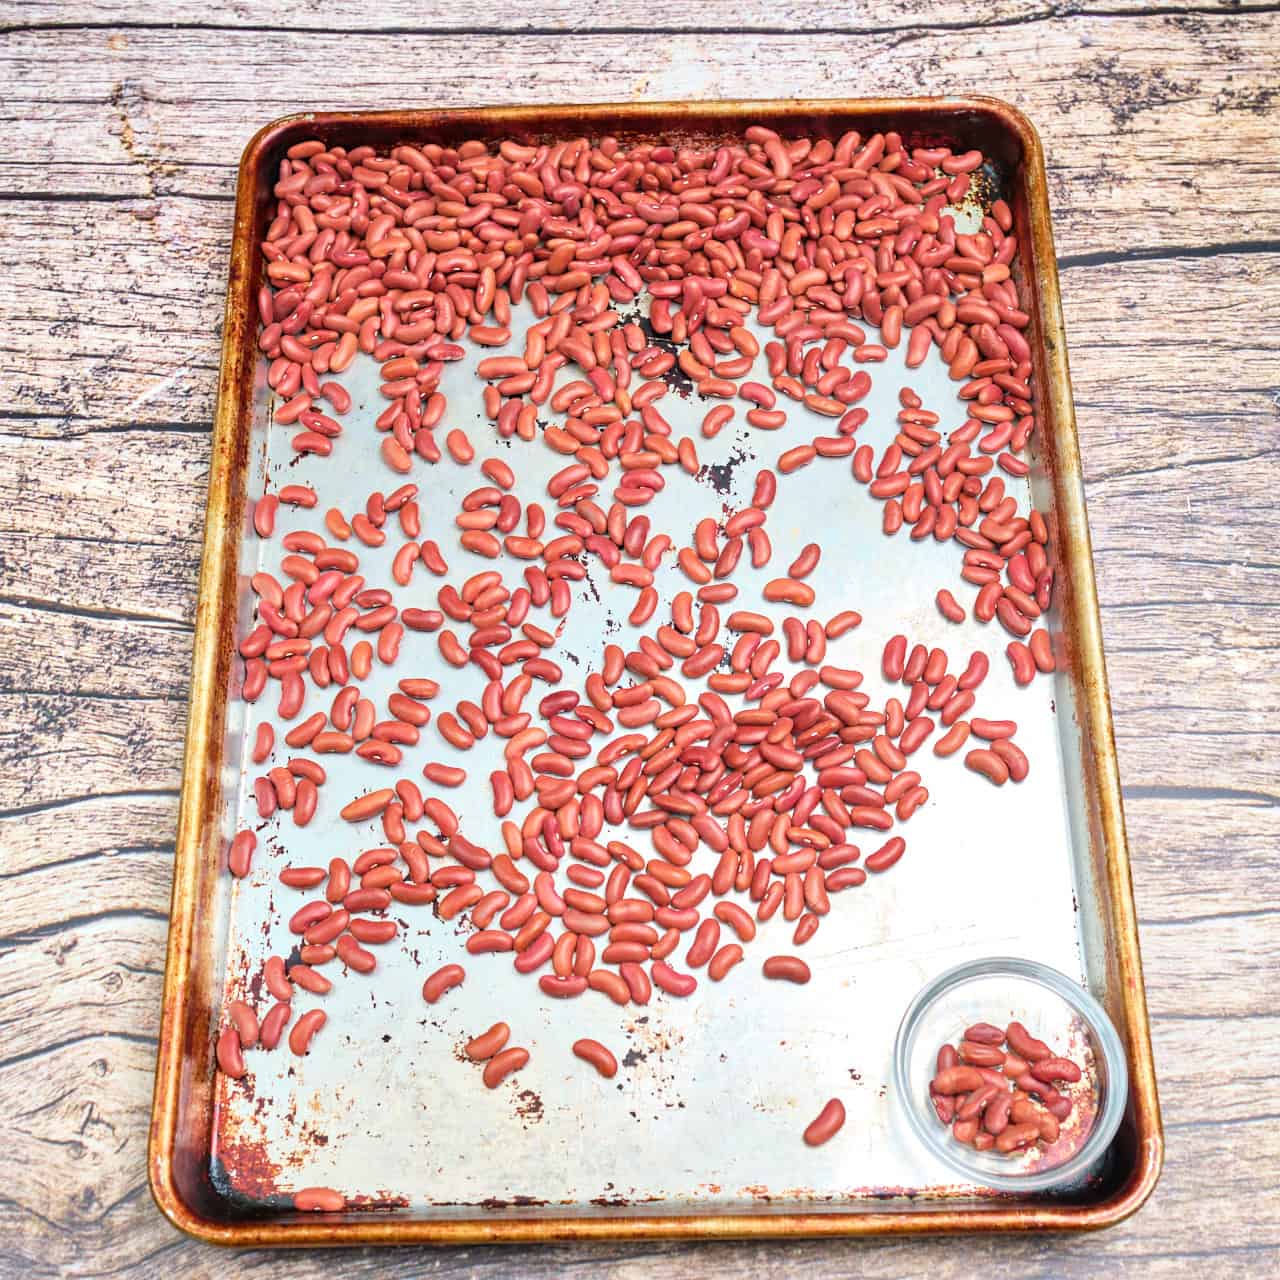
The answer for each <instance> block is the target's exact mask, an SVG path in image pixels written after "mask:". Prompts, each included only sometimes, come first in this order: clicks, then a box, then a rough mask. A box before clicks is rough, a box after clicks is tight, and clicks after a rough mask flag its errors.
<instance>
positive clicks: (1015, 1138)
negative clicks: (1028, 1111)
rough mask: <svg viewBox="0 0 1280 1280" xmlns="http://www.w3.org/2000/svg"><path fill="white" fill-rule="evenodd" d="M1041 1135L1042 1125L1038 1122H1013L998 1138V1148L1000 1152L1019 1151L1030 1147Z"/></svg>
mask: <svg viewBox="0 0 1280 1280" xmlns="http://www.w3.org/2000/svg"><path fill="white" fill-rule="evenodd" d="M1039 1137H1040V1126H1039V1125H1037V1124H1011V1125H1009V1126H1008V1128H1006V1129H1005V1130H1004V1131H1003V1132H1002V1133H1001V1134H1000V1136H999V1137H998V1138H996V1150H997V1151H1000V1152H1004V1153H1007V1152H1010V1151H1018V1150H1020V1149H1022V1148H1023V1147H1029V1146H1030V1145H1031V1144H1032V1143H1033V1142H1035V1141H1036V1140H1037V1139H1038V1138H1039Z"/></svg>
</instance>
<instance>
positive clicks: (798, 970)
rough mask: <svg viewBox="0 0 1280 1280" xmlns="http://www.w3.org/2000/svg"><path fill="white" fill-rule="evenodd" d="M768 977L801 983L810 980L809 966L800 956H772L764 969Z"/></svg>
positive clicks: (765, 963)
mask: <svg viewBox="0 0 1280 1280" xmlns="http://www.w3.org/2000/svg"><path fill="white" fill-rule="evenodd" d="M762 972H763V973H764V976H765V977H766V978H779V979H782V980H783V981H786V982H794V983H797V984H799V985H803V984H804V983H806V982H808V981H809V966H808V965H807V964H805V962H804V961H803V960H801V959H800V958H799V956H770V957H769V958H768V959H767V960H766V961H765V962H764V966H763V969H762Z"/></svg>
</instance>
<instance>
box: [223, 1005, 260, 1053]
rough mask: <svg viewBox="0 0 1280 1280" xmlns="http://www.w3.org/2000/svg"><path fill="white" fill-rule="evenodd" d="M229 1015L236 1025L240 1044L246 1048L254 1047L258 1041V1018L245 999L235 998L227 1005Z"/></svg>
mask: <svg viewBox="0 0 1280 1280" xmlns="http://www.w3.org/2000/svg"><path fill="white" fill-rule="evenodd" d="M227 1017H228V1018H230V1019H231V1023H232V1025H233V1026H234V1027H235V1030H236V1035H237V1036H239V1038H240V1044H241V1046H242V1047H243V1048H245V1049H252V1048H253V1046H254V1045H255V1044H257V1043H258V1018H257V1015H256V1014H255V1013H254V1012H253V1010H252V1009H250V1008H249V1006H248V1005H247V1004H245V1002H244V1001H243V1000H233V1001H232V1002H231V1003H230V1004H229V1005H227Z"/></svg>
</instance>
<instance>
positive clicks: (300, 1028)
mask: <svg viewBox="0 0 1280 1280" xmlns="http://www.w3.org/2000/svg"><path fill="white" fill-rule="evenodd" d="M328 1020H329V1019H328V1015H327V1014H326V1013H325V1012H324V1010H323V1009H308V1010H307V1012H306V1013H304V1014H303V1015H302V1017H300V1018H299V1019H298V1020H297V1022H295V1023H294V1024H293V1029H292V1030H291V1031H290V1032H289V1048H290V1049H292V1050H293V1052H294V1053H295V1054H296V1055H297V1056H298V1057H299V1058H301V1057H303V1056H304V1055H305V1054H306V1053H307V1051H308V1050H309V1049H310V1048H311V1041H312V1040H313V1039H314V1038H315V1035H316V1033H317V1032H318V1031H319V1030H320V1029H321V1028H322V1027H323V1026H324V1024H325V1023H326V1022H328Z"/></svg>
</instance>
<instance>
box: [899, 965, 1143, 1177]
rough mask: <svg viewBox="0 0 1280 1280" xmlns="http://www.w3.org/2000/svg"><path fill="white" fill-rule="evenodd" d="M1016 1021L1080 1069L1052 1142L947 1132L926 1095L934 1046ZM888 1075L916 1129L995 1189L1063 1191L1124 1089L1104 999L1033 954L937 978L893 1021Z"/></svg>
mask: <svg viewBox="0 0 1280 1280" xmlns="http://www.w3.org/2000/svg"><path fill="white" fill-rule="evenodd" d="M1014 1020H1017V1021H1018V1022H1021V1023H1022V1024H1023V1025H1024V1026H1025V1027H1026V1028H1027V1030H1028V1031H1029V1032H1030V1033H1031V1034H1032V1035H1033V1036H1035V1037H1036V1038H1037V1039H1040V1040H1043V1041H1044V1042H1045V1043H1046V1044H1047V1045H1049V1047H1050V1048H1051V1049H1052V1050H1053V1051H1054V1053H1055V1054H1060V1055H1061V1056H1063V1057H1066V1058H1070V1059H1071V1060H1072V1061H1073V1062H1075V1063H1076V1065H1077V1066H1079V1067H1080V1069H1081V1071H1082V1072H1083V1076H1082V1078H1081V1080H1080V1081H1079V1082H1078V1083H1076V1084H1073V1085H1068V1086H1065V1087H1064V1091H1065V1092H1067V1093H1069V1095H1070V1097H1071V1100H1072V1102H1073V1104H1074V1105H1073V1107H1072V1110H1071V1115H1070V1116H1069V1117H1068V1118H1067V1119H1066V1120H1065V1121H1063V1124H1062V1135H1061V1137H1060V1138H1059V1139H1058V1141H1057V1142H1056V1143H1054V1144H1053V1146H1052V1147H1049V1148H1048V1149H1045V1150H1041V1149H1040V1148H1038V1147H1037V1146H1033V1147H1031V1148H1030V1149H1028V1150H1027V1151H1023V1152H1014V1153H1012V1154H1010V1155H1000V1154H998V1153H997V1152H995V1151H977V1150H975V1149H974V1148H973V1147H970V1146H968V1145H966V1144H965V1143H962V1142H958V1141H957V1140H956V1139H955V1138H953V1137H952V1136H951V1126H950V1125H944V1124H943V1123H942V1122H941V1121H940V1120H939V1119H938V1116H937V1113H936V1112H935V1111H934V1109H933V1104H932V1102H931V1100H930V1098H929V1081H930V1080H932V1079H933V1077H934V1074H935V1072H936V1059H937V1053H938V1050H939V1049H940V1048H941V1047H942V1046H943V1045H944V1044H952V1045H958V1044H959V1043H960V1040H961V1038H962V1036H963V1032H964V1030H965V1028H966V1027H969V1026H972V1025H973V1024H974V1023H975V1022H991V1023H994V1024H995V1025H996V1026H1001V1027H1003V1026H1005V1025H1007V1024H1008V1023H1009V1022H1011V1021H1014ZM893 1079H894V1087H895V1089H896V1091H897V1094H898V1100H899V1104H900V1106H901V1107H902V1109H903V1110H904V1111H905V1112H906V1115H907V1120H908V1122H909V1123H910V1125H911V1128H912V1129H913V1130H914V1131H915V1133H916V1135H917V1137H919V1139H920V1141H921V1142H923V1143H924V1145H925V1146H926V1147H927V1148H928V1149H929V1150H930V1151H931V1152H933V1154H934V1155H936V1156H937V1157H938V1158H939V1159H940V1160H942V1161H943V1162H944V1163H945V1164H947V1165H949V1166H950V1167H951V1168H952V1169H954V1170H955V1171H956V1172H957V1173H959V1174H962V1175H963V1176H964V1177H965V1178H966V1179H967V1180H969V1181H972V1182H975V1183H980V1184H982V1185H985V1186H988V1187H992V1188H994V1189H996V1190H998V1191H1023V1192H1027V1191H1044V1190H1047V1189H1049V1188H1051V1187H1052V1188H1055V1189H1059V1190H1065V1189H1067V1188H1068V1187H1071V1186H1072V1185H1074V1184H1075V1183H1076V1182H1078V1181H1080V1180H1082V1179H1083V1177H1084V1175H1086V1174H1087V1173H1088V1172H1089V1170H1090V1167H1091V1166H1092V1165H1094V1164H1095V1163H1096V1162H1097V1161H1099V1160H1100V1158H1101V1157H1102V1155H1103V1154H1104V1153H1105V1152H1106V1150H1107V1147H1108V1146H1109V1145H1110V1143H1111V1139H1112V1138H1114V1137H1115V1133H1116V1129H1117V1128H1118V1127H1119V1125H1120V1119H1121V1117H1122V1116H1123V1114H1124V1108H1125V1102H1126V1100H1127V1098H1128V1093H1129V1072H1128V1068H1127V1066H1126V1065H1125V1054H1124V1046H1123V1045H1122V1044H1121V1042H1120V1037H1119V1036H1118V1035H1117V1034H1116V1029H1115V1028H1114V1027H1113V1026H1112V1025H1111V1019H1110V1018H1108V1017H1107V1015H1106V1013H1105V1012H1104V1011H1103V1008H1102V1006H1101V1005H1100V1004H1099V1003H1098V1002H1097V1001H1096V1000H1095V999H1094V998H1093V996H1091V995H1090V994H1089V993H1088V992H1087V991H1086V990H1084V988H1082V987H1081V986H1080V985H1079V983H1076V982H1072V981H1071V979H1070V978H1068V977H1066V975H1065V974H1061V973H1059V972H1058V971H1057V970H1056V969H1050V968H1049V967H1048V966H1047V965H1043V964H1037V963H1036V962H1035V961H1032V960H1017V959H1013V958H1009V957H994V958H992V959H987V960H974V961H970V962H969V963H968V964H962V965H958V966H957V967H956V968H954V969H949V970H948V971H947V972H946V973H944V974H942V975H941V976H940V977H937V978H935V979H934V980H933V981H932V982H930V983H929V984H928V985H927V986H925V988H924V989H923V990H922V991H921V992H920V994H919V995H917V996H916V998H915V999H914V1000H913V1001H912V1002H911V1004H910V1006H909V1007H908V1009H907V1011H906V1013H905V1014H904V1015H903V1018H902V1022H901V1024H900V1025H899V1027H898V1036H897V1040H896V1042H895V1044H894V1050H893Z"/></svg>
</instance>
